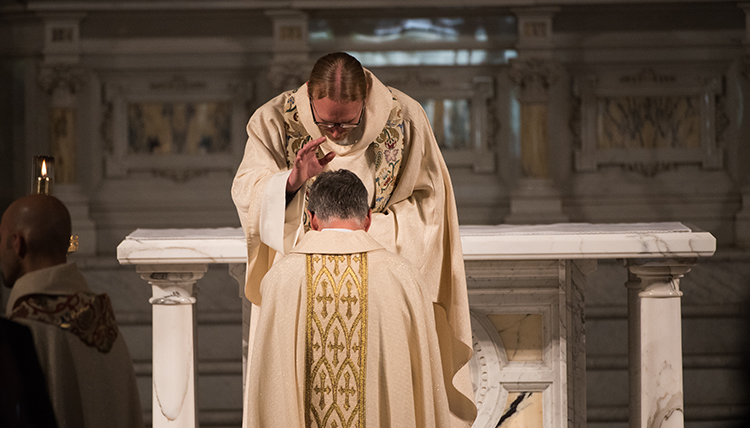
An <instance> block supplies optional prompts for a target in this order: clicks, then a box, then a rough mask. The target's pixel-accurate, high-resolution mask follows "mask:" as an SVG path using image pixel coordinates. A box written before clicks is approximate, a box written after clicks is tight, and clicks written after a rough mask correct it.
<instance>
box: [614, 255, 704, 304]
mask: <svg viewBox="0 0 750 428" xmlns="http://www.w3.org/2000/svg"><path fill="white" fill-rule="evenodd" d="M695 262H696V260H695V259H665V260H659V261H648V262H645V263H642V264H633V265H631V266H629V267H628V271H629V273H631V274H633V275H635V276H637V277H638V278H640V288H641V291H640V292H639V294H638V296H640V297H641V298H668V297H680V296H682V291H680V278H682V277H683V276H684V275H685V274H687V273H688V272H690V269H692V267H693V265H695ZM631 282H632V281H628V283H627V284H630V283H631ZM627 284H626V285H627ZM628 287H629V288H631V286H630V285H628ZM633 287H634V285H633Z"/></svg>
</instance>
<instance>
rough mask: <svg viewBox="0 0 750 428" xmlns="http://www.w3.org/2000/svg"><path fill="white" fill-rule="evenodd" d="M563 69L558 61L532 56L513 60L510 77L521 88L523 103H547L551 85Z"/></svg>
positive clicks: (509, 72)
mask: <svg viewBox="0 0 750 428" xmlns="http://www.w3.org/2000/svg"><path fill="white" fill-rule="evenodd" d="M562 71H563V67H562V65H561V64H560V63H558V62H555V61H549V60H542V59H538V58H532V59H527V60H514V61H512V62H511V65H510V70H509V71H508V77H509V78H510V80H511V81H512V82H513V83H515V84H516V85H518V86H519V87H520V88H521V102H522V103H546V102H547V93H548V91H549V87H550V86H552V84H553V83H555V82H556V81H557V79H559V78H560V76H561V75H562Z"/></svg>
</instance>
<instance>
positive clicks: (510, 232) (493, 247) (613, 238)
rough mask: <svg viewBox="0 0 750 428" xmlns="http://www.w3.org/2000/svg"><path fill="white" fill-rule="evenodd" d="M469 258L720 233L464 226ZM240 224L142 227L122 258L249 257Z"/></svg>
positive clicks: (669, 242)
mask: <svg viewBox="0 0 750 428" xmlns="http://www.w3.org/2000/svg"><path fill="white" fill-rule="evenodd" d="M460 231H461V243H462V244H463V251H464V259H465V260H543V259H611V258H664V257H708V256H711V255H713V253H714V251H716V239H715V238H714V237H713V236H712V235H711V234H710V233H708V232H704V231H700V230H694V229H691V228H689V227H687V226H685V225H683V224H682V223H622V224H588V223H561V224H552V225H498V226H461V228H460ZM246 258H247V250H246V246H245V236H244V234H243V232H242V229H241V228H220V229H137V230H136V231H134V232H133V233H131V234H130V235H128V236H127V237H126V238H125V240H123V241H122V242H121V243H120V245H118V247H117V259H118V260H119V261H120V263H122V264H172V263H177V264H185V263H244V262H245V261H246Z"/></svg>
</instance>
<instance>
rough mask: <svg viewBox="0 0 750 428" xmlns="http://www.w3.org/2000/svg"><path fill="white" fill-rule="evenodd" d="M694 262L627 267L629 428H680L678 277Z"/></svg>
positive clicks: (648, 263) (669, 261)
mask: <svg viewBox="0 0 750 428" xmlns="http://www.w3.org/2000/svg"><path fill="white" fill-rule="evenodd" d="M694 264H695V260H694V259H680V260H670V259H666V260H659V261H646V262H636V263H634V264H631V265H630V266H629V268H628V269H629V280H628V282H627V283H626V286H627V288H628V357H629V378H630V428H683V427H684V425H685V421H684V407H683V393H682V320H681V309H680V297H681V296H682V292H681V291H680V278H681V277H682V276H684V275H685V274H686V273H688V272H689V271H690V269H691V267H692V266H693V265H694Z"/></svg>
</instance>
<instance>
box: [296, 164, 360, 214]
mask: <svg viewBox="0 0 750 428" xmlns="http://www.w3.org/2000/svg"><path fill="white" fill-rule="evenodd" d="M307 209H308V210H309V211H310V212H311V213H313V214H315V215H316V216H318V218H320V219H321V220H323V221H329V220H331V219H333V218H338V219H341V220H347V219H351V220H356V221H363V220H364V219H365V218H366V217H367V213H369V212H370V206H369V204H368V203H367V189H366V188H365V185H364V184H362V181H361V180H360V179H359V177H357V175H356V174H354V173H353V172H351V171H349V170H346V169H339V170H337V171H327V172H322V173H320V174H319V175H318V176H317V177H316V178H315V181H314V182H313V184H312V186H310V196H309V200H308V201H307Z"/></svg>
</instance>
